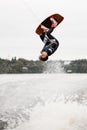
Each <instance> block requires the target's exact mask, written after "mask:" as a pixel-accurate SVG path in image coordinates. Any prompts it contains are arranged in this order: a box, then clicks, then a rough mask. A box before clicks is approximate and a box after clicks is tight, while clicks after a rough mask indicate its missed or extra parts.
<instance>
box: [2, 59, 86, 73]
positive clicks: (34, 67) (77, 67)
mask: <svg viewBox="0 0 87 130" xmlns="http://www.w3.org/2000/svg"><path fill="white" fill-rule="evenodd" d="M25 73H26V74H28V73H87V59H78V60H69V61H68V60H54V61H53V60H52V61H51V60H50V61H49V60H48V61H47V62H42V61H39V60H36V61H34V60H26V59H24V58H19V59H16V57H14V58H12V59H11V60H9V59H2V58H0V74H25Z"/></svg>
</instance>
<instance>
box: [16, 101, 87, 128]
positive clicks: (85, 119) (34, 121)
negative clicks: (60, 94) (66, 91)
mask: <svg viewBox="0 0 87 130" xmlns="http://www.w3.org/2000/svg"><path fill="white" fill-rule="evenodd" d="M86 115H87V106H85V105H81V104H77V103H76V102H74V103H71V102H68V103H63V102H59V103H50V104H47V105H45V106H37V107H35V108H34V110H33V111H32V113H31V118H30V121H29V122H26V123H24V124H22V125H21V126H19V127H18V128H16V129H15V130H87V116H86Z"/></svg>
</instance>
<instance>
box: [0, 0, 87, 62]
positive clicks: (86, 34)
mask: <svg viewBox="0 0 87 130" xmlns="http://www.w3.org/2000/svg"><path fill="white" fill-rule="evenodd" d="M54 13H59V14H61V15H62V16H64V20H63V22H62V23H61V24H60V25H59V26H58V27H57V28H56V29H55V30H54V32H53V33H52V34H53V35H54V36H55V37H56V38H57V39H58V40H59V43H60V45H59V48H58V50H57V51H56V52H55V53H54V54H53V55H52V56H50V58H49V59H50V60H53V59H56V60H72V59H82V58H87V0H0V57H1V58H8V59H11V58H12V57H15V56H16V57H17V58H25V59H28V60H31V59H32V60H37V59H38V56H39V54H40V51H41V49H42V47H43V45H44V44H43V42H42V41H41V40H40V38H39V36H38V35H37V34H36V33H35V29H36V28H37V26H38V25H39V24H40V23H41V22H42V21H43V20H44V19H45V18H46V17H47V16H49V15H51V14H54Z"/></svg>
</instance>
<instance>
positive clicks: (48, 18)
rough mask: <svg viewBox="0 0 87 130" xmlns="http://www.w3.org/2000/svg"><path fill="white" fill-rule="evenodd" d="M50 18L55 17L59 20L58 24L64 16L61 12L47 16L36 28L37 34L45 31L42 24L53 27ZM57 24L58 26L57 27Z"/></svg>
mask: <svg viewBox="0 0 87 130" xmlns="http://www.w3.org/2000/svg"><path fill="white" fill-rule="evenodd" d="M50 18H54V19H55V20H56V21H57V26H58V25H59V24H60V23H61V22H62V21H63V19H64V17H63V16H62V15H60V14H57V13H56V14H52V15H50V16H49V17H47V18H46V19H45V20H43V21H42V22H41V23H40V24H39V26H38V27H37V28H36V30H35V32H36V34H38V35H40V34H42V33H43V29H42V28H41V25H43V26H45V27H47V28H49V29H50V28H51V25H52V22H51V20H50ZM57 26H56V27H57Z"/></svg>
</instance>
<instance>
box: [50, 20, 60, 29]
mask: <svg viewBox="0 0 87 130" xmlns="http://www.w3.org/2000/svg"><path fill="white" fill-rule="evenodd" d="M50 20H51V21H52V25H51V27H54V28H55V27H56V26H57V24H58V23H57V21H56V20H55V19H54V18H50Z"/></svg>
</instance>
